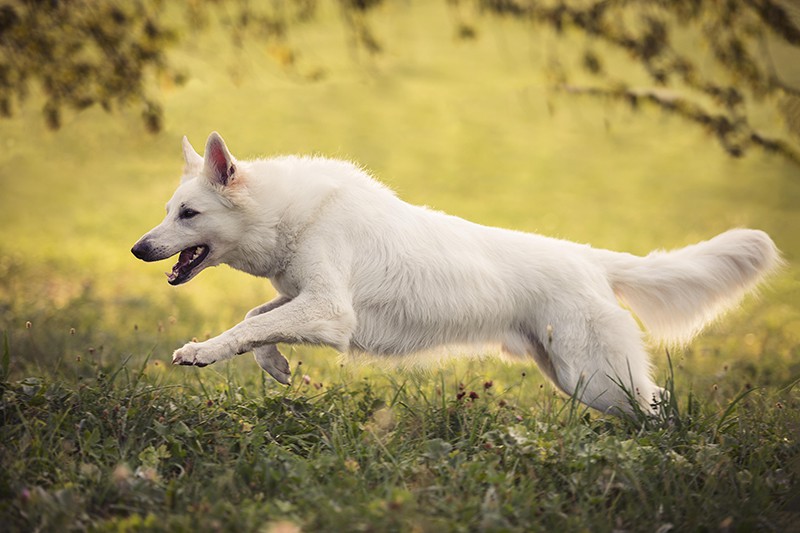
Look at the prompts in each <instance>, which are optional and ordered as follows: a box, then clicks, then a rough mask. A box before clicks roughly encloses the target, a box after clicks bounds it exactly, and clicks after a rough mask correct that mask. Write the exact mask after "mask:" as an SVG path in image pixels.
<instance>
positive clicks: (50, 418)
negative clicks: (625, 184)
mask: <svg viewBox="0 0 800 533" xmlns="http://www.w3.org/2000/svg"><path fill="white" fill-rule="evenodd" d="M5 353H6V354H8V353H9V351H8V350H7V351H6V352H5ZM11 357H13V355H12V356H11ZM7 360H8V357H7V356H6V358H5V361H7ZM73 366H75V367H80V368H81V369H82V370H83V371H84V375H85V376H86V377H83V378H79V379H77V380H70V379H64V378H61V379H57V378H54V377H47V378H40V377H37V378H34V377H29V378H25V379H22V380H17V381H6V380H4V381H3V383H2V390H3V395H2V403H0V416H2V437H3V442H4V443H5V445H4V448H3V454H2V461H3V465H4V471H5V475H4V479H3V481H2V484H1V485H0V509H1V510H2V514H3V516H5V523H6V524H7V527H10V528H11V529H13V530H34V529H35V530H42V529H44V530H59V531H62V530H66V529H75V528H78V529H84V528H90V529H94V530H112V531H113V530H124V531H130V530H138V529H144V530H188V529H199V530H242V531H257V530H267V531H269V530H275V531H279V530H282V529H280V527H284V528H286V527H289V528H290V529H288V530H298V529H299V528H301V527H302V528H303V529H304V530H308V531H317V530H325V531H359V530H365V531H398V530H423V531H430V530H446V531H471V530H487V531H530V530H542V531H550V530H579V529H591V530H593V531H611V530H621V529H622V530H661V531H668V530H670V529H673V528H674V529H675V530H699V529H706V530H717V529H724V530H741V531H747V530H753V529H767V530H770V529H773V530H782V531H786V530H791V529H792V528H793V527H794V528H796V524H797V522H796V518H797V515H796V512H797V504H798V502H797V497H796V494H797V492H796V485H795V482H796V478H797V475H798V474H800V471H798V469H800V446H798V443H797V441H796V440H795V438H794V437H795V436H796V433H797V431H798V429H800V416H799V415H798V409H797V407H798V404H799V403H800V391H798V386H797V385H798V384H797V383H796V382H795V383H793V384H791V385H789V386H788V387H784V388H781V389H773V390H765V389H760V390H756V389H748V390H746V391H745V392H744V393H743V394H740V395H739V397H737V398H735V399H733V400H732V401H731V402H730V404H729V405H727V406H725V405H724V404H722V405H718V406H715V405H714V402H709V401H708V399H707V398H697V397H695V396H690V397H689V399H688V400H682V401H680V402H666V403H665V404H664V405H663V406H662V407H661V409H662V413H661V416H659V417H656V418H647V417H643V416H641V417H636V418H634V419H630V420H618V419H613V418H606V417H601V416H597V415H596V414H593V413H590V412H588V411H587V410H586V409H585V408H583V407H582V406H580V405H579V404H576V403H575V402H573V401H571V400H570V399H569V398H563V397H561V396H554V395H552V394H550V391H549V390H546V391H541V390H540V384H539V383H537V381H536V380H531V379H528V377H527V376H526V377H522V376H521V375H520V376H519V377H518V378H517V379H516V380H515V381H514V382H512V383H504V382H498V381H495V380H492V381H488V380H487V381H483V382H482V381H481V379H477V378H478V376H479V374H478V373H477V371H476V369H475V368H466V369H465V368H460V369H453V368H450V369H443V370H440V371H438V372H435V373H433V374H432V375H418V374H411V375H408V374H406V375H402V374H391V373H390V374H388V375H387V374H383V375H380V376H371V377H369V376H368V377H364V378H362V379H360V380H357V381H352V380H351V379H341V380H340V379H334V380H333V381H332V382H330V383H325V384H320V383H319V382H317V381H316V380H315V379H314V378H310V379H306V380H304V379H303V377H302V376H303V374H302V373H303V371H304V369H303V366H304V365H300V366H296V367H295V368H296V372H295V380H294V383H295V384H294V385H292V386H291V387H288V388H278V387H275V386H272V385H271V384H270V383H267V382H265V379H264V377H263V376H264V374H261V375H260V383H259V379H258V377H256V378H253V377H252V375H251V376H249V379H248V380H247V381H245V380H244V379H243V378H242V377H240V376H239V375H237V373H235V372H228V373H227V375H225V376H213V375H212V376H210V377H209V375H208V374H207V373H203V372H193V374H192V375H190V376H187V375H185V374H184V375H183V376H182V377H181V378H179V379H178V380H177V381H175V378H174V376H172V375H170V373H169V372H167V371H165V370H164V368H163V364H160V363H159V362H158V361H150V360H149V359H148V358H145V360H144V362H143V363H142V364H140V365H134V364H133V362H132V361H131V360H127V361H124V362H121V363H118V364H116V365H111V366H105V365H102V364H98V363H97V361H96V359H93V358H91V357H88V358H85V359H82V360H81V361H80V362H77V363H76V364H75V365H73ZM6 368H7V365H6V364H5V363H4V372H5V371H6V370H5V369H6ZM73 370H74V369H73ZM454 379H455V380H458V381H460V382H461V383H459V382H458V381H454ZM531 389H534V390H531ZM673 392H674V391H673ZM723 407H724V410H723V409H722V408H723ZM291 528H295V529H291ZM283 530H287V529H283Z"/></svg>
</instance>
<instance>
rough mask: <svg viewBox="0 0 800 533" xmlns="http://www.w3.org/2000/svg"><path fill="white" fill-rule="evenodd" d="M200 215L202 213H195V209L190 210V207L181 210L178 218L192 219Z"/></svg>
mask: <svg viewBox="0 0 800 533" xmlns="http://www.w3.org/2000/svg"><path fill="white" fill-rule="evenodd" d="M199 214H200V213H199V212H198V211H195V210H194V209H189V208H188V207H186V208H184V209H181V210H180V212H179V213H178V218H183V219H186V218H192V217H196V216H197V215H199Z"/></svg>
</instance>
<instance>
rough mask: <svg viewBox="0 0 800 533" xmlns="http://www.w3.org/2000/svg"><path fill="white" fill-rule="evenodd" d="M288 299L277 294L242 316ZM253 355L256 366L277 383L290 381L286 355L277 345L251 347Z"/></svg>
mask: <svg viewBox="0 0 800 533" xmlns="http://www.w3.org/2000/svg"><path fill="white" fill-rule="evenodd" d="M289 301H290V298H287V297H286V296H278V297H277V298H275V299H274V300H270V301H269V302H267V303H265V304H264V305H259V306H258V307H256V308H253V309H251V310H250V311H248V313H247V314H246V315H245V317H244V318H245V320H246V319H248V318H251V317H254V316H257V315H261V314H264V313H268V312H270V311H272V310H273V309H275V308H277V307H280V306H282V305H283V304H285V303H287V302H289ZM253 356H254V357H255V359H256V362H257V363H258V366H260V367H261V368H262V369H264V371H265V372H267V373H268V374H269V375H270V376H272V377H273V378H275V379H276V380H277V381H278V382H279V383H282V384H284V385H288V384H289V383H290V382H291V380H292V373H291V371H290V369H289V361H288V360H287V359H286V357H284V355H283V354H282V353H281V352H280V350H278V346H277V345H275V344H265V345H264V346H258V347H256V348H253Z"/></svg>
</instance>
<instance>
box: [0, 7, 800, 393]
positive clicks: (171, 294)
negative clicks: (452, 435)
mask: <svg viewBox="0 0 800 533" xmlns="http://www.w3.org/2000/svg"><path fill="white" fill-rule="evenodd" d="M253 4H256V3H253V2H239V1H235V0H230V1H223V0H217V1H211V0H207V1H203V0H181V1H176V2H162V1H157V0H136V1H131V2H122V1H100V0H84V1H81V2H16V1H11V2H9V1H0V113H2V115H3V117H2V118H0V180H1V181H2V192H0V329H1V330H2V331H3V332H4V334H5V335H6V336H7V342H8V343H9V345H10V347H11V348H10V354H11V367H12V371H15V372H18V373H24V372H30V371H44V372H56V371H63V372H66V373H77V374H80V373H81V372H83V370H81V368H82V366H81V365H78V364H76V362H81V361H83V362H86V361H87V360H88V361H92V362H93V364H96V365H104V364H113V363H114V362H115V361H120V360H123V359H125V358H127V357H135V358H144V357H145V356H147V355H149V356H150V362H149V363H148V364H151V365H158V364H159V362H160V364H161V365H162V367H163V365H164V363H166V362H168V361H169V360H170V356H171V353H172V350H174V349H175V348H177V347H179V346H180V345H182V344H183V343H184V342H186V341H188V340H190V339H191V338H192V337H197V338H204V337H206V336H209V335H216V334H218V333H220V332H221V331H223V330H224V329H226V328H228V327H230V326H232V325H233V324H234V323H236V322H237V321H239V320H240V319H241V318H242V317H243V316H244V314H245V312H246V311H247V310H248V309H250V308H252V307H254V306H255V305H257V304H260V303H262V302H264V301H266V300H268V299H269V298H271V297H272V296H273V290H272V288H271V287H270V285H269V283H268V282H267V281H266V280H261V279H255V278H250V277H248V276H246V275H244V274H242V273H238V272H234V271H232V270H231V269H228V268H227V267H221V268H217V269H212V270H207V271H205V272H203V274H202V275H201V276H199V277H198V278H197V279H195V280H193V281H192V282H191V283H189V284H187V285H185V286H181V287H177V288H174V287H171V286H169V285H168V284H167V282H166V279H165V276H164V271H167V270H169V269H170V268H171V263H170V262H169V261H166V262H163V263H157V264H145V263H142V262H140V261H137V260H136V259H135V258H134V257H133V256H132V255H131V254H130V253H129V249H130V247H131V245H132V244H133V243H134V242H135V241H136V240H137V239H138V238H139V237H140V236H141V235H142V234H143V233H145V232H146V231H147V230H148V229H150V228H151V227H152V226H154V225H156V224H157V223H158V222H159V221H160V220H161V218H162V216H163V213H164V208H163V206H164V204H165V202H166V201H167V199H168V198H169V196H170V195H171V193H172V191H173V189H174V188H175V187H176V185H177V183H178V179H179V175H180V170H181V168H182V164H183V160H182V156H181V149H180V139H181V136H182V135H184V134H185V135H187V136H188V137H189V139H190V141H191V142H192V143H193V144H194V146H195V147H196V148H198V149H200V150H202V147H203V146H204V143H205V139H206V136H207V135H208V133H209V132H210V131H212V130H216V131H219V132H220V133H221V134H222V135H223V137H224V138H225V139H226V142H227V144H228V147H229V148H230V149H231V151H232V153H233V154H234V156H236V157H237V158H239V159H249V158H257V157H269V156H271V155H277V154H285V153H298V154H319V155H324V156H328V157H335V158H345V159H350V160H353V161H355V162H357V163H359V164H360V165H363V166H364V167H365V168H367V169H369V171H370V172H371V173H372V174H373V175H374V176H375V177H377V178H378V179H379V180H381V181H383V182H384V183H386V184H388V185H389V186H390V187H391V188H393V189H394V190H395V191H397V193H398V194H399V196H400V197H401V198H403V199H404V200H406V201H408V202H411V203H415V204H424V205H427V206H430V207H432V208H434V209H437V210H443V211H446V212H448V213H451V214H454V215H458V216H461V217H463V218H467V219H470V220H472V221H475V222H478V223H482V224H488V225H496V226H502V227H506V228H512V229H517V230H522V231H531V232H539V233H543V234H545V235H550V236H554V237H560V238H564V239H569V240H574V241H579V242H586V243H591V244H592V245H593V246H596V247H603V248H610V249H614V250H621V251H628V252H632V253H635V254H646V253H648V252H649V251H651V250H653V249H655V248H665V249H670V248H676V247H681V246H684V245H687V244H690V243H693V242H696V241H699V240H704V239H707V238H710V237H712V236H714V235H716V234H717V233H719V232H722V231H724V230H726V229H729V228H731V227H737V226H746V227H753V228H760V229H763V230H765V231H767V232H768V233H769V234H770V235H772V237H773V238H774V240H775V241H776V243H777V244H778V246H779V247H780V248H781V249H782V250H783V252H784V254H785V257H786V259H787V260H788V262H789V267H788V268H787V269H786V270H785V271H784V272H782V273H781V274H780V275H779V276H777V277H776V278H775V279H774V280H773V281H772V283H770V284H769V286H768V287H766V288H765V289H764V290H763V291H762V292H761V295H760V297H759V298H749V299H748V300H747V301H746V302H745V303H744V305H743V306H742V308H741V309H738V310H736V311H734V312H732V313H731V314H730V315H729V316H728V317H726V318H725V319H724V320H723V321H721V322H720V323H719V324H717V325H715V326H713V327H712V328H711V329H710V331H709V332H707V333H706V334H705V335H703V336H702V337H701V338H699V339H698V340H697V341H695V343H693V344H692V346H691V347H689V348H687V349H686V350H685V351H684V352H682V353H681V355H680V358H679V370H680V371H681V372H683V379H685V380H689V381H692V380H699V381H697V382H696V383H697V386H704V385H703V383H704V382H703V381H702V380H703V379H706V380H716V381H719V379H720V378H719V376H720V374H721V373H724V372H727V371H729V369H731V368H736V369H739V371H740V372H741V373H742V375H743V376H744V379H752V380H757V381H758V382H759V383H762V384H764V383H775V384H781V383H785V382H788V381H789V380H791V377H792V376H795V377H796V376H797V375H798V373H800V277H799V276H798V273H799V272H800V270H799V269H798V267H797V259H798V256H799V255H800V157H798V153H799V152H798V146H799V145H800V142H799V141H800V139H799V138H798V136H797V135H798V131H800V127H798V124H800V122H799V121H798V117H799V116H800V98H799V97H798V94H800V54H798V52H797V50H798V48H797V47H798V45H799V44H800V30H798V21H800V18H799V17H798V16H799V15H800V9H798V8H797V4H796V3H790V2H777V1H774V2H773V1H766V0H765V1H758V2H755V1H753V2H728V3H724V2H696V1H693V2H688V1H687V2H683V1H675V2H670V3H662V2H613V1H610V2H590V1H577V2H561V1H559V2H533V1H523V0H494V1H491V0H474V1H467V0H461V1H458V0H435V1H422V0H417V1H412V0H402V1H401V0H383V1H380V0H372V1H369V0H367V1H364V0H362V1H357V0H340V1H335V0H317V1H315V0H305V1H289V0H284V1H280V0H275V1H273V2H265V3H263V5H253ZM287 354H288V355H289V356H290V358H291V359H292V362H293V364H295V363H296V361H298V360H299V359H301V358H302V359H303V360H304V361H311V362H312V363H311V364H312V365H317V367H318V368H319V371H318V372H319V373H320V374H321V375H325V373H326V372H328V373H329V372H333V371H337V370H335V369H338V363H337V362H336V361H337V359H336V357H335V356H334V354H333V353H332V352H330V351H328V350H321V349H311V348H307V347H295V348H292V349H290V350H287ZM240 359H241V360H238V361H236V362H234V363H230V365H232V366H233V365H235V366H234V368H238V369H241V370H242V372H246V373H252V374H253V375H256V373H257V372H260V370H258V368H257V366H256V365H255V363H254V362H253V361H252V359H251V358H249V357H248V358H240ZM245 359H246V360H245ZM656 360H657V362H658V364H659V366H660V368H663V367H664V365H665V359H664V358H662V357H656ZM315 361H316V362H315ZM767 362H768V363H769V364H766V363H767ZM218 366H221V365H218ZM87 371H88V370H87ZM162 371H165V372H178V371H185V369H182V368H179V369H168V370H162ZM215 371H217V372H218V371H222V370H219V369H217V370H215ZM354 371H356V372H357V371H358V370H354ZM486 372H487V373H490V371H489V368H488V367H487V368H486ZM497 372H501V371H499V370H496V369H495V368H493V369H492V370H491V373H494V374H493V375H496V373H497ZM509 372H512V373H514V374H515V375H517V374H516V373H517V372H518V370H513V371H509ZM701 376H708V377H701Z"/></svg>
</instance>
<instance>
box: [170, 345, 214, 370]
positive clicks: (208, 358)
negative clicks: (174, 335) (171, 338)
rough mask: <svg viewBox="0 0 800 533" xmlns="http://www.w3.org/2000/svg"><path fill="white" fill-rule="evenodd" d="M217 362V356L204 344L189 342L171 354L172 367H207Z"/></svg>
mask: <svg viewBox="0 0 800 533" xmlns="http://www.w3.org/2000/svg"><path fill="white" fill-rule="evenodd" d="M218 360H219V356H218V354H216V353H215V351H214V350H213V349H211V348H210V347H209V346H208V345H207V344H206V343H204V342H190V343H188V344H186V345H184V346H183V348H178V349H177V350H175V352H174V353H173V354H172V364H173V365H193V366H208V365H210V364H212V363H216V362H217V361H218Z"/></svg>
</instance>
